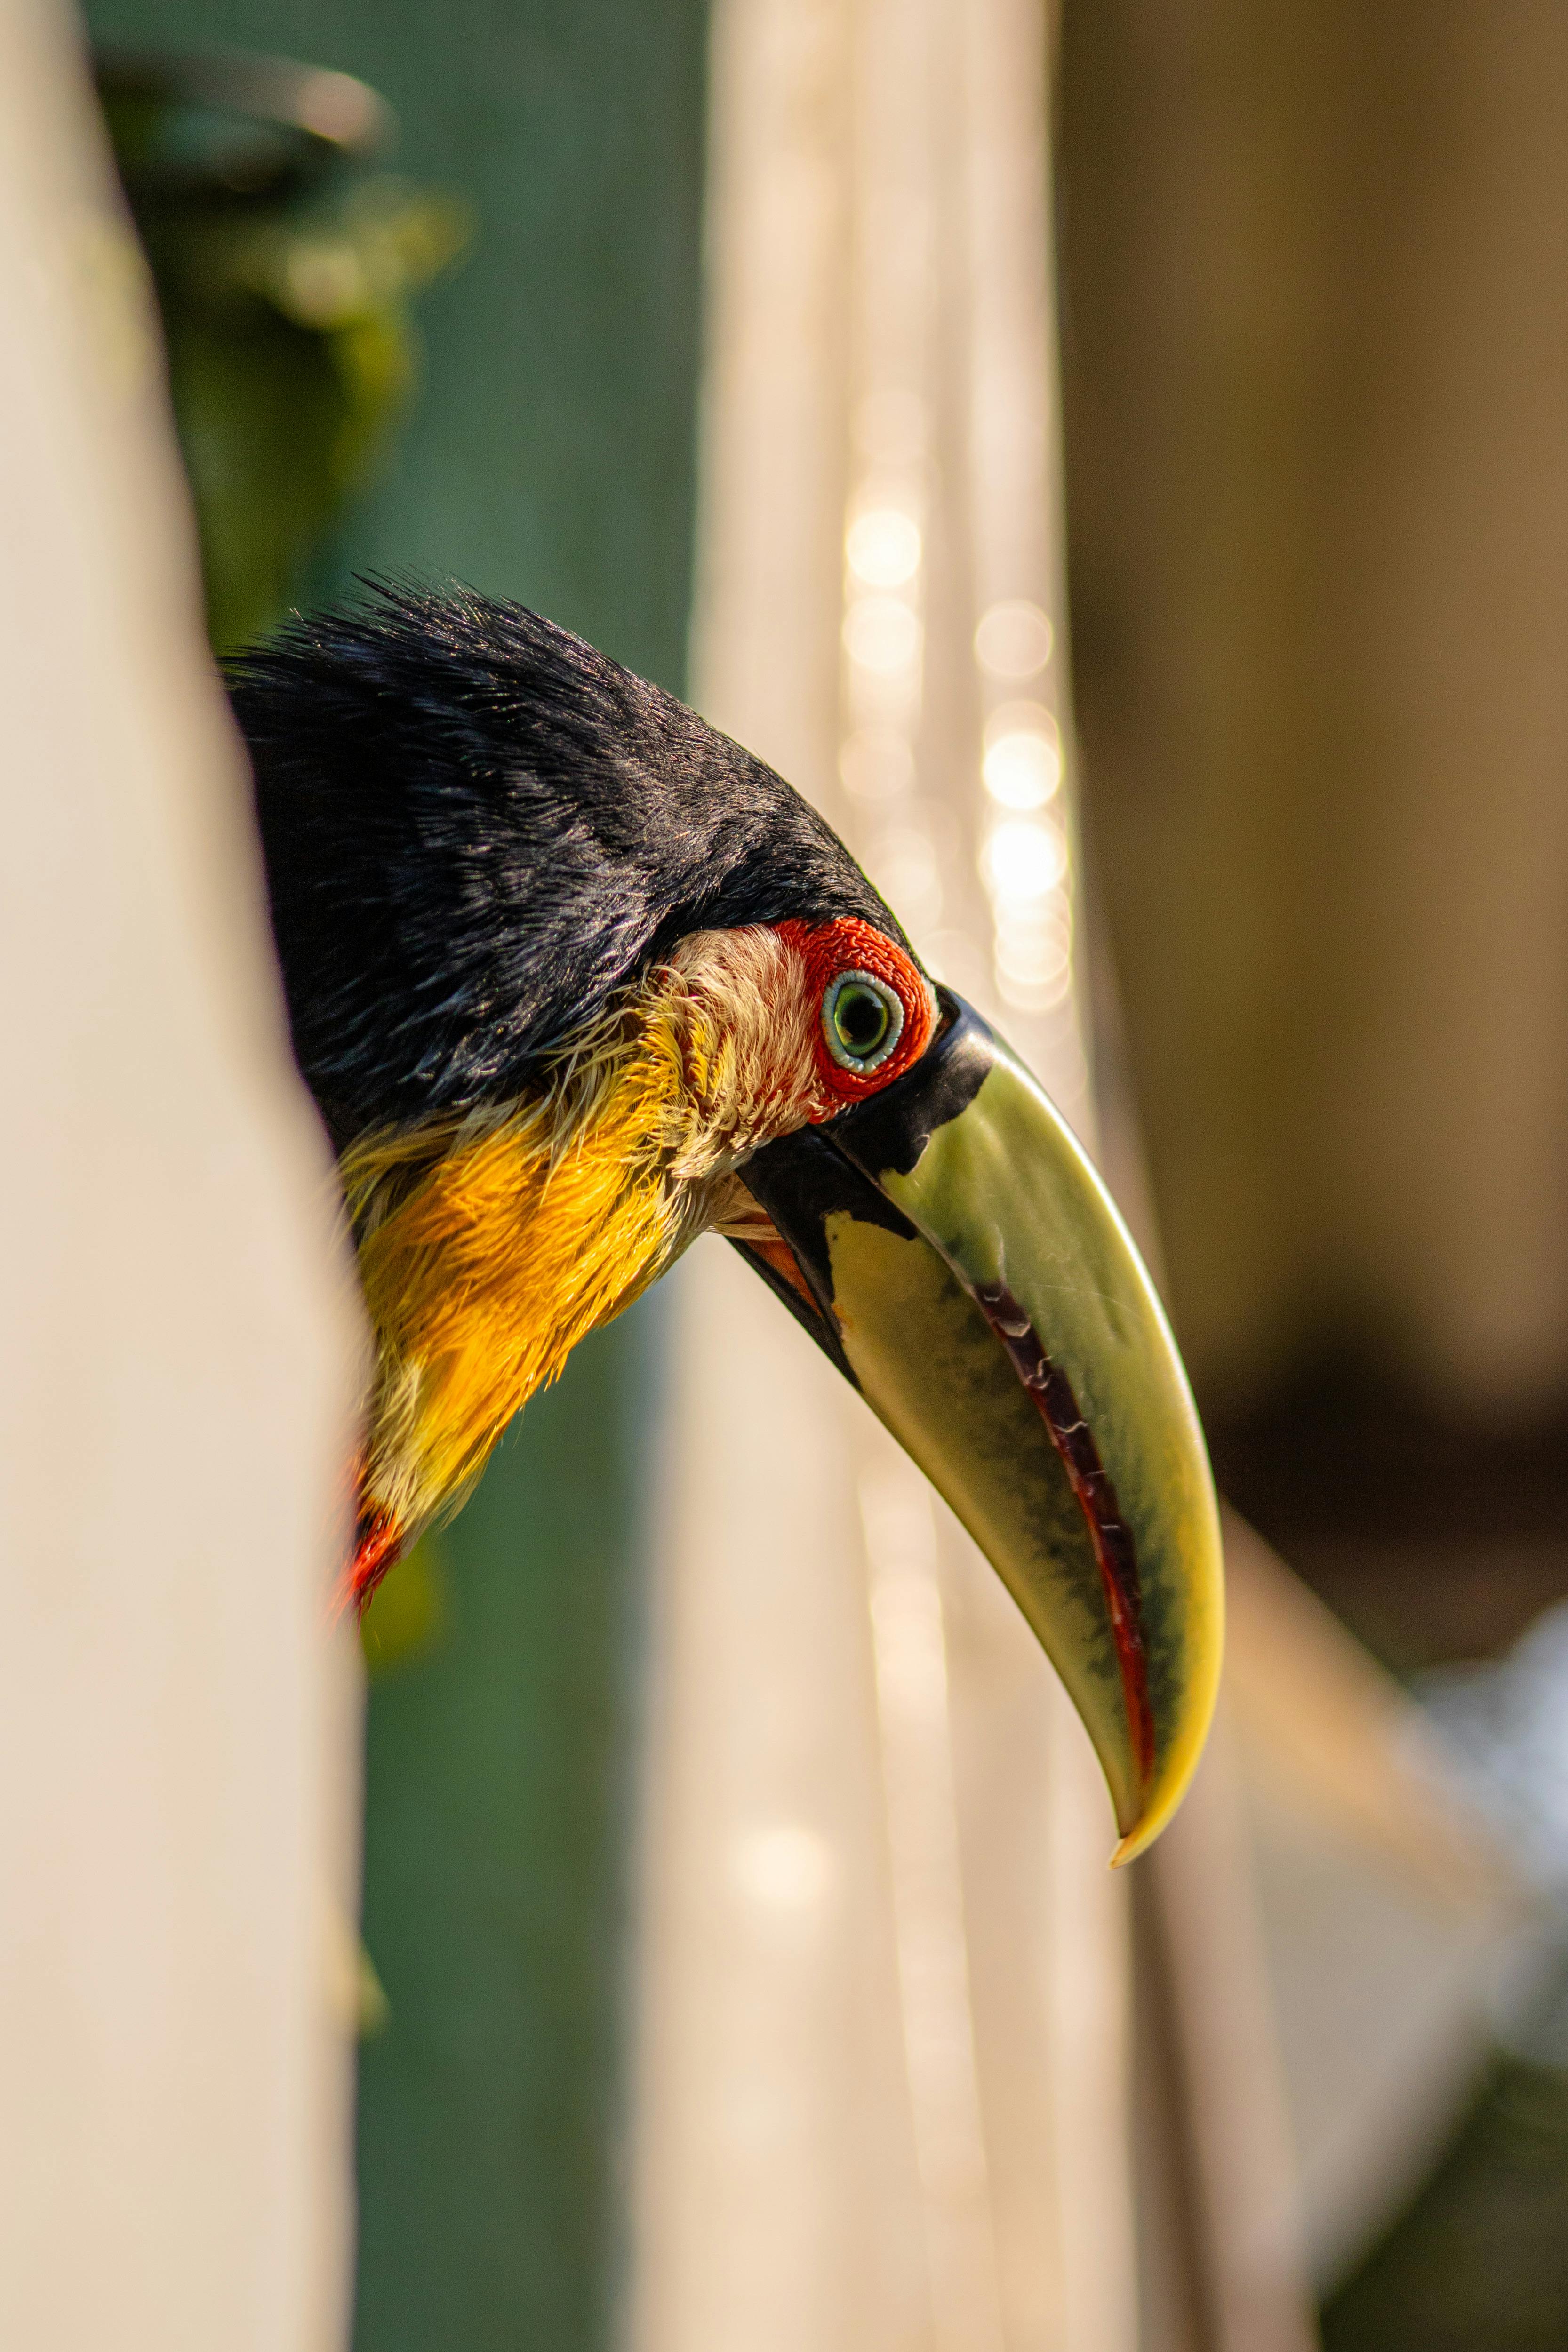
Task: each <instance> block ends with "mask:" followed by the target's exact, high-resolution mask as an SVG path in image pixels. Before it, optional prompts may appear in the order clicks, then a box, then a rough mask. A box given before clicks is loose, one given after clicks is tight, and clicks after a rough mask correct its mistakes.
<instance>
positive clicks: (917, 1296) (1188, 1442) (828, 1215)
mask: <svg viewBox="0 0 1568 2352" xmlns="http://www.w3.org/2000/svg"><path fill="white" fill-rule="evenodd" d="M942 1010H943V1013H944V1015H945V1021H946V1025H945V1026H944V1028H943V1030H942V1034H940V1035H939V1036H938V1037H937V1039H936V1040H935V1042H934V1043H933V1044H932V1045H931V1047H930V1049H929V1050H928V1052H927V1053H926V1054H925V1055H923V1056H922V1058H921V1061H920V1062H919V1063H918V1064H917V1065H916V1066H915V1067H914V1068H913V1069H911V1070H910V1071H909V1072H908V1073H907V1074H906V1075H905V1076H903V1077H901V1078H899V1079H896V1080H895V1081H894V1083H893V1084H892V1085H891V1086H889V1087H888V1088H887V1089H886V1090H885V1092H883V1093H882V1094H880V1095H877V1096H874V1097H870V1098H869V1099H868V1101H866V1102H864V1103H862V1104H860V1105H858V1107H857V1108H855V1109H853V1110H849V1111H846V1112H843V1113H841V1114H840V1116H839V1117H838V1118H835V1119H833V1120H831V1121H830V1122H828V1123H827V1124H826V1126H823V1127H820V1128H815V1129H806V1130H805V1132H804V1133H802V1134H799V1135H794V1136H789V1137H786V1138H785V1139H784V1140H783V1141H782V1142H779V1143H773V1144H770V1145H768V1146H767V1147H766V1148H765V1149H764V1150H762V1151H759V1152H758V1153H757V1154H756V1155H755V1156H754V1157H753V1158H752V1160H750V1161H748V1163H747V1165H746V1167H745V1170H744V1171H743V1181H744V1182H745V1184H746V1187H747V1189H748V1191H749V1192H751V1193H752V1196H753V1198H754V1199H755V1200H756V1201H757V1202H759V1204H760V1205H761V1207H762V1208H763V1210H764V1211H765V1212H766V1213H767V1215H768V1217H769V1219H770V1220H771V1222H772V1223H773V1226H774V1228H775V1229H776V1232H777V1234H778V1235H779V1237H780V1240H781V1241H782V1243H783V1244H786V1245H787V1248H784V1249H781V1248H779V1247H777V1246H776V1245H774V1244H772V1243H768V1244H765V1245H753V1244H751V1243H748V1242H742V1243H739V1244H737V1246H738V1247H740V1248H742V1251H743V1252H744V1254H745V1255H747V1256H748V1257H750V1258H751V1259H752V1264H753V1265H755V1266H756V1268H757V1271H758V1272H759V1273H760V1274H762V1275H763V1277H764V1278H765V1279H766V1280H767V1281H768V1282H769V1283H770V1284H771V1285H772V1286H773V1288H774V1289H775V1290H776V1291H777V1292H778V1294H779V1296H780V1297H782V1298H783V1299H784V1303H785V1305H786V1306H788V1307H790V1308H791V1310H792V1311H793V1312H794V1313H795V1315H796V1316H797V1317H798V1318H799V1319H800V1320H801V1321H802V1322H803V1323H804V1324H805V1328H807V1330H809V1331H810V1332H811V1334H812V1337H813V1338H814V1339H816V1341H817V1343H818V1345H819V1346H820V1347H822V1348H823V1349H826V1353H827V1354H828V1355H829V1356H831V1357H832V1359H833V1360H834V1362H835V1363H836V1364H837V1366H838V1369H839V1370H840V1371H841V1372H843V1373H844V1375H845V1377H846V1378H847V1380H849V1381H852V1382H853V1384H854V1385H855V1386H856V1387H857V1388H858V1389H859V1390H860V1391H861V1393H862V1394H863V1395H864V1397H865V1399H866V1401H867V1402H868V1404H869V1405H870V1407H871V1409H872V1411H873V1412H876V1413H877V1414H878V1416H879V1419H881V1420H882V1421H883V1422H885V1423H886V1424H887V1426H888V1427H889V1429H890V1430H891V1432H892V1433H893V1434H894V1436H895V1437H897V1438H898V1440H899V1442H900V1444H901V1445H902V1446H903V1447H904V1449H905V1451H906V1452H907V1453H908V1454H910V1455H911V1456H912V1458H913V1459H914V1460H915V1461H916V1462H917V1463H918V1464H919V1465H920V1466H921V1469H922V1470H923V1471H924V1472H925V1473H926V1475H927V1476H928V1477H929V1478H930V1479H931V1484H932V1485H933V1486H935V1487H936V1488H937V1489H938V1491H939V1493H941V1494H942V1495H943V1496H945V1497H946V1499H947V1501H948V1502H949V1503H950V1504H951V1505H952V1508H953V1510H954V1511H955V1512H956V1514H957V1516H958V1517H959V1518H960V1519H961V1520H962V1521H963V1524H964V1526H965V1527H966V1528H968V1529H969V1531H970V1533H971V1535H973V1538H974V1539H975V1541H976V1542H977V1543H978V1544H979V1546H980V1548H981V1549H982V1550H983V1551H984V1553H985V1555H986V1557H987V1558H988V1559H989V1560H990V1561H991V1563H992V1565H993V1567H994V1569H995V1570H996V1571H997V1573H998V1574H999V1575H1000V1577H1001V1578H1002V1580H1003V1581H1004V1583H1005V1585H1006V1586H1007V1588H1008V1591H1010V1592H1011V1593H1012V1594H1013V1597H1014V1599H1015V1600H1016V1601H1017V1603H1018V1606H1019V1608H1020V1609H1021V1610H1022V1611H1023V1612H1024V1615H1025V1616H1026V1618H1027V1620H1028V1622H1029V1623H1030V1624H1031V1625H1032V1626H1033V1628H1034V1630H1035V1633H1037V1636H1038V1638H1039V1640H1040V1642H1041V1643H1042V1645H1043V1646H1044V1648H1045V1649H1046V1651H1047V1654H1048V1655H1049V1656H1050V1658H1051V1660H1052V1662H1053V1664H1055V1666H1056V1668H1057V1671H1058V1674H1059V1675H1060V1676H1061V1678H1062V1681H1063V1683H1064V1684H1065V1685H1066V1686H1067V1689H1068V1695H1069V1696H1070V1697H1071V1698H1072V1701H1073V1703H1074V1705H1075V1706H1076V1707H1077V1708H1078V1711H1079V1715H1080V1716H1081V1717H1082V1718H1083V1721H1084V1725H1085V1727H1086V1728H1087V1729H1088V1732H1089V1738H1090V1739H1091V1740H1092V1741H1093V1743H1094V1746H1095V1749H1096V1751H1097V1753H1098V1754H1099V1757H1100V1763H1101V1765H1102V1767H1103V1768H1104V1771H1105V1777H1106V1780H1107V1781H1108V1782H1109V1784H1110V1797H1111V1802H1112V1804H1113V1805H1114V1807H1115V1810H1116V1819H1117V1823H1118V1825H1119V1828H1120V1830H1121V1843H1120V1844H1119V1846H1118V1847H1117V1850H1116V1853H1115V1855H1114V1857H1113V1859H1114V1860H1115V1861H1116V1862H1119V1863H1120V1862H1127V1861H1130V1860H1131V1857H1132V1856H1133V1855H1134V1854H1136V1853H1142V1850H1143V1848H1144V1847H1145V1846H1146V1845H1148V1844H1149V1843H1151V1841H1152V1839H1153V1838H1154V1837H1156V1836H1157V1835H1158V1834H1159V1832H1160V1831H1161V1830H1162V1829H1163V1827H1164V1825H1165V1823H1166V1822H1168V1821H1169V1820H1170V1818H1171V1815H1172V1814H1173V1812H1174V1811H1175V1809H1176V1806H1177V1805H1178V1804H1179V1803H1180V1801H1181V1799H1182V1795H1183V1792H1184V1790H1185V1788H1186V1786H1187V1783H1188V1781H1189V1780H1191V1778H1192V1776H1193V1772H1194V1769H1195V1767H1196V1764H1197V1760H1198V1757H1199V1755H1200V1753H1201V1751H1202V1748H1203V1743H1204V1738H1205V1733H1206V1732H1207V1729H1208V1725H1209V1719H1210V1717H1211V1716H1212V1714H1213V1712H1214V1703H1215V1691H1216V1688H1217V1685H1218V1681H1219V1668H1220V1654H1221V1648H1222V1642H1223V1623H1224V1589H1223V1583H1222V1578H1221V1568H1220V1540H1219V1520H1218V1514H1217V1511H1216V1507H1215V1494H1214V1486H1213V1482H1212V1480H1211V1478H1210V1475H1209V1468H1208V1460H1207V1456H1206V1454H1205V1450H1204V1441H1203V1433H1202V1431H1201V1430H1200V1428H1199V1426H1198V1419H1197V1414H1196V1412H1195V1411H1194V1405H1193V1401H1192V1395H1191V1392H1190V1391H1189V1389H1188V1387H1187V1382H1186V1376H1185V1374H1184V1371H1183V1369H1182V1363H1181V1359H1180V1358H1179V1357H1178V1355H1177V1353H1176V1349H1175V1343H1174V1341H1173V1339H1172V1337H1171V1333H1170V1328H1169V1327H1168V1325H1167V1323H1166V1321H1165V1318H1164V1314H1163V1310H1162V1308H1161V1306H1160V1302H1159V1300H1158V1298H1157V1297H1156V1296H1155V1294H1154V1287H1153V1285H1152V1282H1151V1281H1150V1279H1149V1276H1148V1273H1147V1271H1146V1270H1145V1268H1144V1266H1143V1264H1142V1260H1141V1259H1140V1257H1139V1255H1138V1253H1137V1251H1136V1250H1135V1249H1134V1247H1133V1245H1132V1243H1131V1238H1130V1237H1129V1235H1128V1233H1127V1229H1126V1227H1125V1226H1124V1225H1123V1224H1122V1222H1121V1218H1120V1216H1119V1215H1118V1214H1117V1212H1116V1209H1115V1206H1114V1204H1113V1203H1112V1202H1111V1200H1110V1195H1109V1194H1108V1193H1107V1192H1106V1190H1105V1187H1104V1186H1103V1184H1102V1183H1101V1182H1100V1178H1099V1176H1098V1175H1097V1174H1096V1172H1095V1171H1094V1169H1093V1168H1092V1167H1091V1165H1090V1164H1089V1160H1088V1158H1087V1157H1086V1156H1085V1154H1084V1151H1083V1150H1082V1148H1081V1146H1080V1145H1079V1142H1078V1140H1077V1139H1076V1138H1075V1136H1074V1135H1073V1133H1072V1131H1071V1129H1069V1128H1068V1125H1067V1123H1066V1121H1065V1120H1064V1119H1063V1118H1061V1117H1060V1115H1059V1114H1058V1111H1057V1110H1056V1109H1055V1108H1053V1106H1052V1104H1051V1103H1050V1102H1049V1100H1048V1099H1047V1097H1046V1095H1045V1094H1044V1093H1043V1092H1042V1090H1041V1088H1040V1087H1039V1086H1038V1085H1037V1083H1036V1081H1035V1080H1034V1079H1033V1078H1032V1077H1031V1076H1030V1075H1029V1073H1028V1072H1027V1071H1026V1069H1025V1068H1024V1066H1023V1065H1022V1064H1021V1063H1020V1062H1018V1061H1017V1060H1016V1057H1015V1056H1014V1055H1013V1054H1012V1053H1010V1052H1009V1050H1008V1048H1007V1047H1006V1046H1005V1045H1004V1044H1003V1043H1002V1041H1001V1039H1000V1038H999V1037H997V1036H995V1035H994V1034H993V1032H992V1031H991V1030H990V1029H989V1028H988V1027H987V1026H986V1024H984V1022H983V1021H982V1020H981V1019H980V1018H979V1016H978V1014H976V1013H973V1012H972V1011H971V1010H970V1009H969V1007H968V1006H966V1005H965V1004H963V1003H962V1002H961V1001H960V1000H959V999H958V998H956V997H953V996H951V995H949V994H948V993H947V992H945V991H944V992H942Z"/></svg>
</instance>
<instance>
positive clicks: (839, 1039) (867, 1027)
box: [822, 970, 904, 1078]
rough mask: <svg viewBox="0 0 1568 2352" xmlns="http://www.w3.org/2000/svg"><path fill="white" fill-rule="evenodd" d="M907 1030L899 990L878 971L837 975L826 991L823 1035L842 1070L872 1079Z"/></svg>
mask: <svg viewBox="0 0 1568 2352" xmlns="http://www.w3.org/2000/svg"><path fill="white" fill-rule="evenodd" d="M903 1030H904V1008H903V1003H902V1001H901V1000H900V996H899V992H898V991H897V989H894V988H889V985H888V983H887V982H886V981H885V980H882V979H880V978H879V976H878V974H877V973H876V972H874V971H858V970H851V971H839V972H835V974H834V976H833V978H832V979H831V980H830V981H829V982H828V984H827V986H826V989H825V990H824V992H823V997H822V1034H823V1038H824V1040H825V1042H826V1046H827V1050H828V1052H829V1053H830V1054H831V1055H832V1056H833V1058H834V1060H835V1061H836V1062H837V1065H838V1066H839V1068H840V1069H841V1070H849V1071H852V1072H853V1074H854V1075H855V1076H856V1077H858V1078H864V1077H868V1076H870V1074H871V1072H872V1071H873V1070H878V1069H880V1067H881V1066H882V1064H883V1063H884V1062H885V1061H886V1060H887V1059H888V1057H889V1055H891V1054H892V1053H894V1052H895V1051H896V1050H897V1047H898V1043H899V1039H900V1037H901V1036H902V1034H903Z"/></svg>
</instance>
